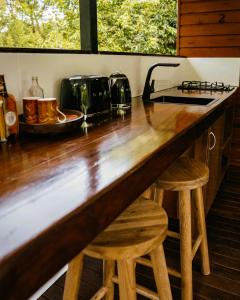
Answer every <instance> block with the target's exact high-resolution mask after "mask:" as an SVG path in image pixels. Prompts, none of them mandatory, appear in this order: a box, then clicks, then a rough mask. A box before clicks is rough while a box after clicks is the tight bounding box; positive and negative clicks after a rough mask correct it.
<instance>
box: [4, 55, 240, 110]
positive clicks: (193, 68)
mask: <svg viewBox="0 0 240 300" xmlns="http://www.w3.org/2000/svg"><path fill="white" fill-rule="evenodd" d="M158 62H174V63H180V67H177V68H166V67H161V68H156V69H155V71H154V72H153V78H154V79H157V80H158V81H157V82H156V87H157V89H163V88H168V87H171V86H175V85H177V84H179V83H180V82H181V81H183V80H207V81H216V80H217V81H223V82H225V83H229V84H232V85H238V84H239V69H240V58H189V59H186V58H177V57H176V58H175V57H151V56H133V55H129V56H128V55H93V54H92V55H91V54H37V53H32V54H29V53H0V74H5V78H6V83H7V88H8V91H9V92H11V93H13V94H14V95H15V96H16V98H17V100H18V108H19V111H20V112H21V106H22V103H21V99H22V97H23V96H27V95H28V90H29V88H30V86H31V77H32V76H33V75H35V76H38V77H39V83H40V85H41V86H42V87H43V88H44V92H45V96H46V97H57V98H59V91H60V82H61V79H62V78H64V77H68V76H71V75H76V74H103V75H107V76H109V75H110V74H111V73H112V72H114V71H120V72H123V73H125V74H126V75H127V76H128V78H129V81H130V85H131V89H132V95H133V96H137V95H141V94H142V91H143V87H144V82H145V78H146V74H147V70H148V69H149V67H150V66H151V65H152V64H154V63H158Z"/></svg>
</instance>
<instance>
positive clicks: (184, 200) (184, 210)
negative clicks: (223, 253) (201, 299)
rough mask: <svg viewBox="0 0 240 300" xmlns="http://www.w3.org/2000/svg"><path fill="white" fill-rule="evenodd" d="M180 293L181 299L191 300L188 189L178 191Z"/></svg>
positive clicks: (190, 241) (190, 240)
mask: <svg viewBox="0 0 240 300" xmlns="http://www.w3.org/2000/svg"><path fill="white" fill-rule="evenodd" d="M179 222H180V235H181V239H180V253H181V285H182V288H181V294H182V297H181V298H182V299H183V300H192V297H193V294H192V231H191V195H190V190H186V191H180V192H179Z"/></svg>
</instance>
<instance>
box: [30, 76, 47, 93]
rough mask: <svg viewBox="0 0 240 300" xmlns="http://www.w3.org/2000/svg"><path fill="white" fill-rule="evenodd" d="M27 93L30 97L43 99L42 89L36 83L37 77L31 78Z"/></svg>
mask: <svg viewBox="0 0 240 300" xmlns="http://www.w3.org/2000/svg"><path fill="white" fill-rule="evenodd" d="M29 93H30V96H31V97H40V98H44V91H43V88H41V87H40V85H39V83H38V77H37V76H33V77H32V86H31V87H30V89H29Z"/></svg>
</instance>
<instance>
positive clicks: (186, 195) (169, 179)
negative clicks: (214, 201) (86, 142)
mask: <svg viewBox="0 0 240 300" xmlns="http://www.w3.org/2000/svg"><path fill="white" fill-rule="evenodd" d="M208 178H209V170H208V167H207V166H206V165H205V164H203V163H202V162H200V161H197V160H194V159H192V158H188V157H180V158H179V159H177V160H176V161H175V162H174V163H173V164H172V165H171V166H170V167H169V168H168V169H167V170H166V171H165V172H164V173H163V174H162V175H161V176H160V177H159V178H158V180H157V181H156V183H155V189H156V190H155V198H156V199H155V200H156V201H157V202H158V204H159V205H160V206H162V202H163V196H164V190H168V191H178V192H179V205H178V211H179V228H180V233H176V232H173V231H168V236H171V237H173V238H178V239H180V260H181V272H180V273H177V272H176V271H175V270H169V273H170V274H172V275H175V276H178V277H180V278H181V285H182V289H181V293H182V300H192V297H193V296H192V260H193V258H194V256H195V254H196V252H197V250H198V249H200V253H201V262H202V264H201V266H202V273H203V274H204V275H208V274H209V273H210V265H209V255H208V244H207V233H206V224H205V213H204V203H203V195H202V186H204V185H205V184H206V183H207V182H208ZM193 201H194V202H195V203H194V204H195V216H196V219H197V229H198V236H197V238H196V239H195V241H192V228H191V224H192V219H191V218H192V216H191V212H192V207H191V205H192V203H193ZM192 242H193V245H192Z"/></svg>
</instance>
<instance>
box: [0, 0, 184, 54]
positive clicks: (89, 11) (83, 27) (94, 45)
mask: <svg viewBox="0 0 240 300" xmlns="http://www.w3.org/2000/svg"><path fill="white" fill-rule="evenodd" d="M177 5H178V15H177V41H176V45H177V47H176V52H177V54H176V55H166V54H151V53H135V52H113V51H99V50H98V30H97V0H79V8H81V9H80V36H81V41H80V43H81V49H54V48H17V47H16V48H15V47H14V48H13V47H0V53H46V54H102V55H130V56H157V57H158V56H164V57H184V56H181V55H178V53H179V46H178V45H179V14H180V8H179V6H180V1H179V0H177Z"/></svg>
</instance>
